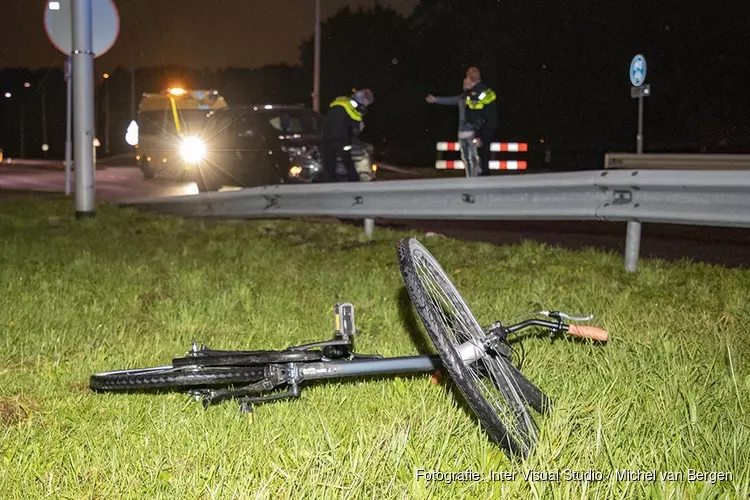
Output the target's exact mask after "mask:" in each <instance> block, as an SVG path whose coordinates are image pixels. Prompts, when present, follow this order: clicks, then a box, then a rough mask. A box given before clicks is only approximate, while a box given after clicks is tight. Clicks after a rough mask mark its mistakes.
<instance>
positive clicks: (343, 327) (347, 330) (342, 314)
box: [333, 302, 357, 339]
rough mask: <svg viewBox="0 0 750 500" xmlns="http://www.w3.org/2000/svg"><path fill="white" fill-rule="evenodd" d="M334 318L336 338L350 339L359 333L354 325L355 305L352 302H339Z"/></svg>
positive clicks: (334, 311) (334, 308)
mask: <svg viewBox="0 0 750 500" xmlns="http://www.w3.org/2000/svg"><path fill="white" fill-rule="evenodd" d="M333 318H334V328H333V333H334V335H335V336H337V337H341V338H343V339H348V338H349V337H352V336H354V335H355V334H356V333H357V329H356V327H355V325H354V305H353V304H352V303H351V302H339V303H338V304H336V305H334V306H333Z"/></svg>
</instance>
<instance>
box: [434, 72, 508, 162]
mask: <svg viewBox="0 0 750 500" xmlns="http://www.w3.org/2000/svg"><path fill="white" fill-rule="evenodd" d="M463 89H464V91H463V92H462V93H461V94H458V95H456V96H451V97H435V96H434V95H432V94H430V95H428V96H427V98H426V99H425V100H426V101H427V102H429V103H436V104H449V105H457V106H458V141H459V144H460V146H461V157H462V158H463V161H464V164H465V165H466V168H467V176H469V177H474V176H476V175H490V144H491V143H492V139H493V137H494V135H495V130H497V103H496V102H495V101H496V100H497V95H496V94H495V91H494V90H492V89H491V88H489V87H488V86H487V85H485V84H484V82H482V76H481V73H480V72H479V68H477V67H475V66H472V67H470V68H469V69H468V70H466V76H465V78H464V81H463ZM477 167H479V168H477Z"/></svg>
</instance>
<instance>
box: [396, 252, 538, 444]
mask: <svg viewBox="0 0 750 500" xmlns="http://www.w3.org/2000/svg"><path fill="white" fill-rule="evenodd" d="M398 260H399V267H400V270H401V275H402V278H403V280H404V284H405V285H406V289H407V292H408V294H409V297H410V298H411V301H412V303H413V304H414V307H415V309H416V311H417V313H418V314H419V317H420V318H421V319H422V323H423V324H424V326H425V329H426V330H427V333H428V335H429V336H430V338H431V340H432V342H433V344H434V345H435V348H436V349H437V351H438V354H439V356H440V358H441V360H442V362H443V365H444V367H445V368H446V370H447V371H448V373H449V374H450V376H451V378H452V379H453V381H454V383H455V384H456V386H457V387H458V389H459V390H460V391H461V393H462V394H463V396H464V398H465V399H466V402H467V403H468V404H469V406H470V407H471V409H472V410H473V412H474V414H475V415H476V417H477V418H478V419H479V422H480V423H481V424H482V427H483V428H484V429H485V431H486V432H487V434H488V436H489V438H490V440H491V441H493V442H495V443H496V444H498V445H499V446H501V447H502V448H503V449H504V450H505V451H506V452H507V453H508V454H509V455H510V456H522V457H524V458H525V457H528V455H529V454H530V453H531V450H532V449H533V447H534V445H535V444H536V428H535V425H536V424H535V422H534V420H533V418H532V417H531V415H530V414H529V413H528V410H527V408H526V406H525V405H526V404H527V403H528V404H531V405H532V406H537V407H539V408H541V409H543V408H545V403H544V399H546V397H545V398H542V397H541V396H540V394H543V393H541V391H539V390H538V389H536V391H532V390H530V387H529V386H533V384H531V382H529V381H528V380H526V378H525V377H523V376H522V375H521V378H522V380H520V379H519V377H518V375H520V372H519V371H518V370H516V369H515V367H513V365H512V364H511V363H510V361H508V360H507V359H506V358H504V357H503V356H493V357H491V356H489V355H485V356H484V357H482V358H480V359H479V360H477V361H476V363H480V362H481V363H483V365H482V366H484V368H485V369H486V370H487V371H488V372H489V373H490V375H494V377H493V376H491V377H490V381H491V382H492V385H493V386H494V388H495V389H496V390H497V391H496V392H499V393H500V394H499V395H500V397H501V399H502V400H503V402H502V403H500V402H499V401H498V400H497V398H496V397H495V396H494V392H495V391H490V389H489V388H488V387H487V385H486V384H485V383H484V382H483V381H482V380H480V377H479V376H478V375H477V374H476V370H475V369H474V368H470V367H469V366H467V365H465V364H464V363H463V361H462V359H461V357H460V356H459V354H458V352H457V350H456V347H455V346H454V345H453V343H452V342H451V340H450V337H449V328H448V322H446V321H441V320H442V319H445V318H444V316H442V317H440V316H439V315H438V312H437V306H436V304H435V303H434V302H433V301H432V298H431V297H430V294H429V292H428V290H427V286H426V285H425V283H424V281H423V279H422V277H421V276H420V272H419V265H418V263H419V264H421V265H423V266H424V262H426V263H427V265H429V267H430V273H431V275H432V277H433V278H434V279H437V280H439V283H437V284H436V286H437V287H438V289H439V290H440V291H441V292H442V293H443V294H444V295H446V296H447V297H445V298H446V299H447V300H449V302H450V305H451V306H452V307H453V308H454V310H455V315H456V318H455V320H457V321H458V322H459V323H461V326H463V327H468V328H469V329H471V330H472V331H471V335H472V336H473V337H474V338H476V339H480V338H484V331H483V330H482V328H481V327H480V326H479V324H478V323H477V320H476V318H475V317H474V315H473V313H472V312H471V311H470V310H469V308H468V306H466V303H465V301H464V300H463V298H462V297H461V295H460V294H459V293H458V291H457V290H456V288H455V286H454V285H453V283H452V282H451V281H450V279H449V278H448V276H447V275H446V273H445V271H444V270H443V269H442V267H441V266H440V264H439V263H438V262H437V260H436V259H435V257H434V256H432V254H431V253H430V252H429V251H428V250H427V249H426V248H425V247H424V246H423V245H422V244H421V243H420V242H419V241H417V240H416V239H414V238H404V239H402V240H401V241H399V244H398ZM418 261H419V262H418ZM433 288H434V287H431V290H430V291H434V289H433ZM442 307H443V306H441V311H440V313H441V314H442V313H444V312H445V310H444V309H443V308H442ZM519 381H520V382H519ZM483 389H484V390H485V391H486V392H487V394H488V396H489V397H491V398H492V401H493V403H491V402H490V400H489V397H488V396H485V395H484V394H482V390H483ZM500 414H502V415H503V419H501V418H500V416H499V415H500ZM503 420H505V421H503Z"/></svg>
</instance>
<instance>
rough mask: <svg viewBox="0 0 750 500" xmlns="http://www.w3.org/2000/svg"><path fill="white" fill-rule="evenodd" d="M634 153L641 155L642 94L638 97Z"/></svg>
mask: <svg viewBox="0 0 750 500" xmlns="http://www.w3.org/2000/svg"><path fill="white" fill-rule="evenodd" d="M635 140H636V144H635V150H636V153H638V154H639V155H640V154H643V94H642V93H641V95H639V96H638V135H637V136H636V138H635Z"/></svg>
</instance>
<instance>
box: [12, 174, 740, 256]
mask: <svg viewBox="0 0 750 500" xmlns="http://www.w3.org/2000/svg"><path fill="white" fill-rule="evenodd" d="M428 170H429V172H425V171H424V170H423V169H400V168H395V169H394V168H392V167H387V166H386V167H385V168H384V169H381V170H380V171H379V172H378V174H379V178H380V179H392V180H396V179H408V178H419V177H422V176H424V174H422V173H423V172H424V173H425V174H426V175H427V176H429V177H454V176H461V175H462V173H461V172H460V171H458V172H441V173H438V172H436V171H434V170H432V169H428ZM74 173H75V172H74ZM95 175H96V190H97V193H96V197H97V199H103V200H107V201H112V202H116V201H118V200H121V199H126V198H130V199H132V198H140V197H147V196H182V195H190V194H195V193H197V192H198V188H197V186H196V185H195V183H185V182H172V181H167V180H164V181H161V180H152V181H146V180H144V179H143V177H142V175H141V172H140V170H138V169H137V168H133V167H109V168H105V169H102V170H97V171H96V174H95ZM71 185H72V189H73V190H74V189H75V182H74V181H73V180H72V181H71ZM225 189H227V188H225ZM5 190H10V191H42V192H58V193H61V192H64V190H65V176H64V172H63V171H61V170H47V169H40V168H28V167H19V166H15V165H7V164H2V165H0V201H1V200H2V199H3V194H2V192H3V191H5ZM6 196H7V195H6ZM377 224H378V225H388V226H392V227H409V228H412V229H418V230H420V231H425V232H428V231H430V232H435V233H440V234H443V235H446V236H450V237H453V238H458V239H464V240H476V241H486V242H490V243H495V244H513V243H519V242H522V241H524V240H534V241H540V242H544V243H547V244H550V245H559V246H563V247H566V248H571V249H582V248H586V247H593V248H599V249H603V250H610V251H615V252H617V253H619V254H622V253H623V251H624V245H625V227H626V224H625V223H617V222H598V221H593V222H591V221H584V222H577V221H528V222H506V221H433V220H430V221H386V220H379V221H377ZM641 257H644V258H649V257H654V258H663V259H668V260H678V259H685V258H689V259H692V260H694V261H697V262H706V263H711V264H719V265H724V266H727V267H744V268H747V267H750V229H744V228H719V227H702V226H681V225H676V224H644V225H643V229H642V236H641Z"/></svg>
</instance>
